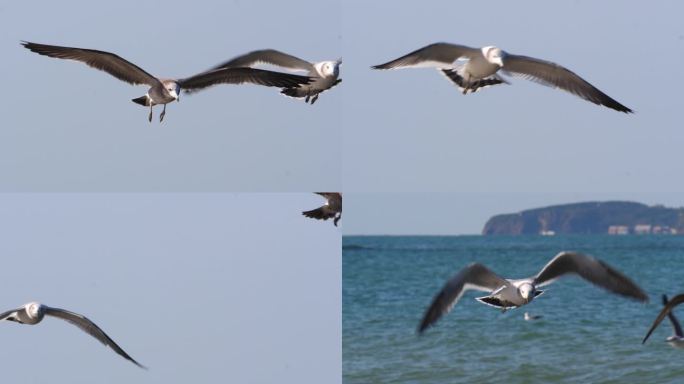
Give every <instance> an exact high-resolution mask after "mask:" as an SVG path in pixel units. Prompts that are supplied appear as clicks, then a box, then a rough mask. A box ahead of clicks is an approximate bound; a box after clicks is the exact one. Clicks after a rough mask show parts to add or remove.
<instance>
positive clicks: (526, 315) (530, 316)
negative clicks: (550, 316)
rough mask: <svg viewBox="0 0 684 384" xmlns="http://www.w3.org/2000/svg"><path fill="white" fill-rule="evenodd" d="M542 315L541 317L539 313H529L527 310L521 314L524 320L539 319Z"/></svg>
mask: <svg viewBox="0 0 684 384" xmlns="http://www.w3.org/2000/svg"><path fill="white" fill-rule="evenodd" d="M542 317H543V316H541V315H530V313H529V312H525V315H524V316H523V318H524V319H525V321H532V320H539V319H541V318H542Z"/></svg>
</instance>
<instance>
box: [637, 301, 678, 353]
mask: <svg viewBox="0 0 684 384" xmlns="http://www.w3.org/2000/svg"><path fill="white" fill-rule="evenodd" d="M681 303H684V294H679V295H677V296H675V297H673V298H672V300H670V301H668V303H667V304H666V305H665V307H664V308H663V309H662V310H661V311H660V313H659V314H658V317H656V319H655V321H654V322H653V325H651V329H649V330H648V333H646V336H644V340H642V341H641V344H643V343H645V342H646V340H648V338H649V337H650V336H651V333H653V331H654V330H655V329H656V328H658V325H659V324H660V323H661V322H662V321H663V319H664V318H665V316H667V314H668V313H670V311H672V309H673V308H674V307H676V306H678V305H679V304H681Z"/></svg>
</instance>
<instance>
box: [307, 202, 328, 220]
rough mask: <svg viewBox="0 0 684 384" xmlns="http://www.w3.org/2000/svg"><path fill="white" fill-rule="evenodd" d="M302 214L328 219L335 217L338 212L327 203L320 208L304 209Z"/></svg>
mask: <svg viewBox="0 0 684 384" xmlns="http://www.w3.org/2000/svg"><path fill="white" fill-rule="evenodd" d="M302 215H304V216H306V217H310V218H312V219H316V220H328V219H332V218H333V217H335V215H336V212H335V211H333V210H332V209H330V207H328V206H327V205H324V206H322V207H320V208H316V209H312V210H310V211H304V212H302Z"/></svg>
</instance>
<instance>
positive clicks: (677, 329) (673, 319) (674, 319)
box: [663, 295, 684, 337]
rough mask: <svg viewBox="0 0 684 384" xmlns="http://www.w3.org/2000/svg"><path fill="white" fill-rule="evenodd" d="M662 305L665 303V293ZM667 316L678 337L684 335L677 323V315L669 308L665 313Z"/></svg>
mask: <svg viewBox="0 0 684 384" xmlns="http://www.w3.org/2000/svg"><path fill="white" fill-rule="evenodd" d="M663 305H665V306H666V305H667V295H663ZM667 318H668V319H670V323H671V324H672V328H673V329H674V333H675V335H676V336H678V337H684V333H682V326H681V325H680V324H679V321H678V320H677V317H675V315H674V313H672V311H671V310H670V311H669V312H668V313H667Z"/></svg>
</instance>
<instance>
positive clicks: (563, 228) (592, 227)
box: [482, 201, 684, 235]
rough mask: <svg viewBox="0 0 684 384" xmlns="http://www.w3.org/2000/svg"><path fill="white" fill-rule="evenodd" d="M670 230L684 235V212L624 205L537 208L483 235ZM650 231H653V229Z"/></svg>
mask: <svg viewBox="0 0 684 384" xmlns="http://www.w3.org/2000/svg"><path fill="white" fill-rule="evenodd" d="M640 225H649V226H651V227H653V228H655V227H656V226H659V227H661V228H669V229H673V230H675V231H676V232H677V233H680V234H682V233H684V208H666V207H663V206H653V207H649V206H647V205H644V204H640V203H633V202H624V201H608V202H588V203H575V204H566V205H555V206H551V207H545V208H536V209H530V210H526V211H522V212H519V213H513V214H504V215H496V216H494V217H492V218H490V219H489V220H488V221H487V224H485V227H484V229H483V230H482V234H483V235H525V234H539V233H541V232H542V231H554V232H555V233H557V234H606V233H608V229H609V227H611V226H622V227H626V228H627V229H628V231H629V232H633V231H634V228H635V227H636V226H640ZM649 230H650V229H649Z"/></svg>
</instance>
